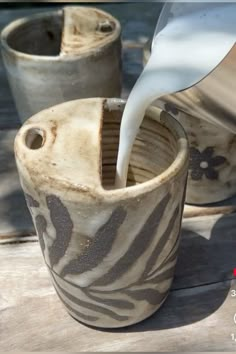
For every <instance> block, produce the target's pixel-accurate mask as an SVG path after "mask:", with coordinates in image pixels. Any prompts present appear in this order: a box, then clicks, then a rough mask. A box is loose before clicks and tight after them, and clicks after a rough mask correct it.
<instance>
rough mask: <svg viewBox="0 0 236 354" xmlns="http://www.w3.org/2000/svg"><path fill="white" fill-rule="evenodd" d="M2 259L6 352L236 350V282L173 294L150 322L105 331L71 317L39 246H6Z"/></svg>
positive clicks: (1, 340) (1, 342) (1, 320)
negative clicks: (235, 293) (234, 337)
mask: <svg viewBox="0 0 236 354" xmlns="http://www.w3.org/2000/svg"><path fill="white" fill-rule="evenodd" d="M0 259H1V270H0V288H1V294H0V297H1V301H0V347H1V350H3V351H4V350H7V351H14V350H17V351H18V350H24V351H55V350H60V351H61V350H66V351H72V350H74V351H78V350H79V351H98V352H99V351H105V352H106V351H111V352H112V351H121V352H122V351H134V352H135V351H145V352H150V351H156V350H157V348H158V351H191V352H192V351H221V350H222V351H230V350H234V348H235V343H233V341H232V340H231V333H232V332H233V331H234V329H235V328H234V327H235V326H234V325H233V315H234V311H235V303H234V302H235V298H232V297H231V296H230V293H229V290H230V289H235V287H236V281H232V282H230V281H225V282H221V283H215V284H210V285H205V286H201V287H195V288H190V289H184V290H172V291H171V292H170V295H169V297H168V299H167V301H166V302H165V304H164V305H163V307H162V308H161V309H160V310H159V311H158V312H157V313H156V314H154V315H153V316H152V317H151V318H149V319H148V320H146V321H143V322H142V323H140V324H137V325H135V326H131V327H129V328H125V329H121V330H110V331H109V330H107V331H106V330H104V331H101V330H95V329H92V328H89V327H86V326H84V325H82V324H80V323H78V322H76V321H75V320H74V319H72V318H71V317H70V316H69V315H68V314H67V313H66V311H65V309H64V308H63V306H62V305H61V303H60V301H59V299H58V298H57V296H56V294H55V292H54V289H53V287H52V285H51V282H50V280H49V275H48V273H47V270H46V267H45V266H44V264H43V260H42V256H41V255H40V251H39V245H38V244H36V243H25V244H15V245H4V246H1V247H0ZM205 266H206V267H207V265H205ZM189 267H191V264H189ZM192 270H193V272H194V271H195V269H194V268H192ZM183 271H184V269H183ZM89 338H93V340H89Z"/></svg>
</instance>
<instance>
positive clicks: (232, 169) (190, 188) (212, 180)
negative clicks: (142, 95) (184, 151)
mask: <svg viewBox="0 0 236 354" xmlns="http://www.w3.org/2000/svg"><path fill="white" fill-rule="evenodd" d="M165 109H166V111H168V112H169V113H170V114H171V115H172V116H174V117H175V118H176V119H177V120H178V121H179V122H180V123H181V124H182V126H183V127H184V129H185V131H186V133H187V136H188V140H189V145H190V163H189V174H188V184H187V192H186V202H187V203H190V204H207V203H215V202H219V201H222V200H224V199H227V198H229V197H232V196H233V195H234V194H236V155H235V152H236V135H235V134H233V133H230V132H229V131H228V130H226V129H224V128H221V127H220V128H219V127H218V126H216V125H213V124H211V123H208V122H205V121H203V120H201V119H198V118H195V117H192V116H189V115H188V114H186V113H183V112H180V111H178V110H176V108H174V107H173V106H171V105H170V104H165Z"/></svg>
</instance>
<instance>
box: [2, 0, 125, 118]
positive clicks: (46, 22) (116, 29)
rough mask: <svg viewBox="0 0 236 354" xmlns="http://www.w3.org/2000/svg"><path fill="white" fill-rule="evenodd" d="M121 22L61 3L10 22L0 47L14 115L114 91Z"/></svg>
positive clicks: (116, 92)
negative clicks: (60, 7) (58, 5)
mask: <svg viewBox="0 0 236 354" xmlns="http://www.w3.org/2000/svg"><path fill="white" fill-rule="evenodd" d="M120 34H121V27H120V24H119V22H118V21H117V20H116V19H115V18H114V17H113V16H111V15H110V14H108V13H106V12H104V11H101V10H99V9H96V8H90V7H86V8H84V7H80V6H77V7H74V6H73V7H65V8H64V9H63V10H59V11H52V12H45V13H41V14H36V15H32V16H29V17H26V18H22V19H19V20H16V21H14V22H12V23H10V24H9V25H8V26H7V27H6V28H5V29H3V31H2V33H1V47H2V55H3V60H4V64H5V67H6V71H7V74H8V79H9V83H10V86H11V90H12V93H13V97H14V100H15V103H16V107H17V110H18V113H19V116H20V119H21V120H22V121H24V120H25V119H26V118H29V117H30V116H32V115H33V114H35V113H37V112H39V111H41V110H42V109H44V108H47V107H50V106H53V105H55V104H58V103H61V102H65V101H68V100H73V99H78V98H85V97H119V95H120V92H121V40H120Z"/></svg>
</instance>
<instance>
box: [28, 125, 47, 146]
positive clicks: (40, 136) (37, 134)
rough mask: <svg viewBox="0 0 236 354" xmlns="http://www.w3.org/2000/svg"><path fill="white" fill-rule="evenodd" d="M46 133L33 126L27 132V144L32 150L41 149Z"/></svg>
mask: <svg viewBox="0 0 236 354" xmlns="http://www.w3.org/2000/svg"><path fill="white" fill-rule="evenodd" d="M44 136H45V134H44V132H43V131H42V129H40V128H31V129H29V130H28V131H27V132H26V135H25V145H26V146H27V147H28V148H29V149H30V150H38V149H40V148H41V147H42V146H43V145H44V142H45V138H44Z"/></svg>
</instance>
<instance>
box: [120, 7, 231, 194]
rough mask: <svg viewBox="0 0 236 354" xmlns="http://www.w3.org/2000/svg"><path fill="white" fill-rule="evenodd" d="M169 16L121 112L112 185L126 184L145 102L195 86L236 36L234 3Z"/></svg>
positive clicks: (222, 56) (220, 59)
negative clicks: (114, 178) (170, 17)
mask: <svg viewBox="0 0 236 354" xmlns="http://www.w3.org/2000/svg"><path fill="white" fill-rule="evenodd" d="M212 5H213V6H210V7H209V9H204V11H195V12H194V13H192V14H187V15H184V16H179V17H177V18H174V19H173V20H170V21H169V22H168V23H167V25H166V26H165V27H164V28H163V29H162V30H161V31H160V32H159V33H157V34H156V36H155V38H154V42H153V47H152V53H151V56H150V59H149V61H148V63H147V65H146V67H145V69H144V70H143V72H142V74H141V75H140V77H139V79H138V80H137V82H136V84H135V85H134V87H133V89H132V91H131V93H130V95H129V97H128V100H127V103H126V106H125V110H124V113H123V116H122V121H121V127H120V141H119V149H118V158H117V166H116V182H115V187H116V188H123V187H125V186H126V180H127V172H128V165H129V160H130V154H131V151H132V147H133V143H134V141H135V138H136V136H137V133H138V130H139V127H140V125H141V123H142V120H143V118H144V114H145V111H146V109H147V108H148V106H149V105H150V104H151V103H152V102H153V101H155V100H156V99H158V98H160V97H162V96H164V95H167V94H171V93H175V92H177V91H181V90H184V89H186V88H189V87H190V86H192V85H194V84H196V83H197V82H199V81H200V80H202V79H203V78H204V77H205V76H206V75H208V74H209V73H210V72H211V71H212V70H213V69H214V68H215V67H216V66H217V65H218V64H219V63H220V62H221V61H222V60H223V59H224V57H225V56H226V55H227V53H228V52H229V51H230V49H231V48H232V47H233V45H234V43H235V39H236V25H235V24H236V4H231V3H228V4H225V5H224V6H222V3H221V4H220V5H219V6H218V5H216V4H212Z"/></svg>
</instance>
